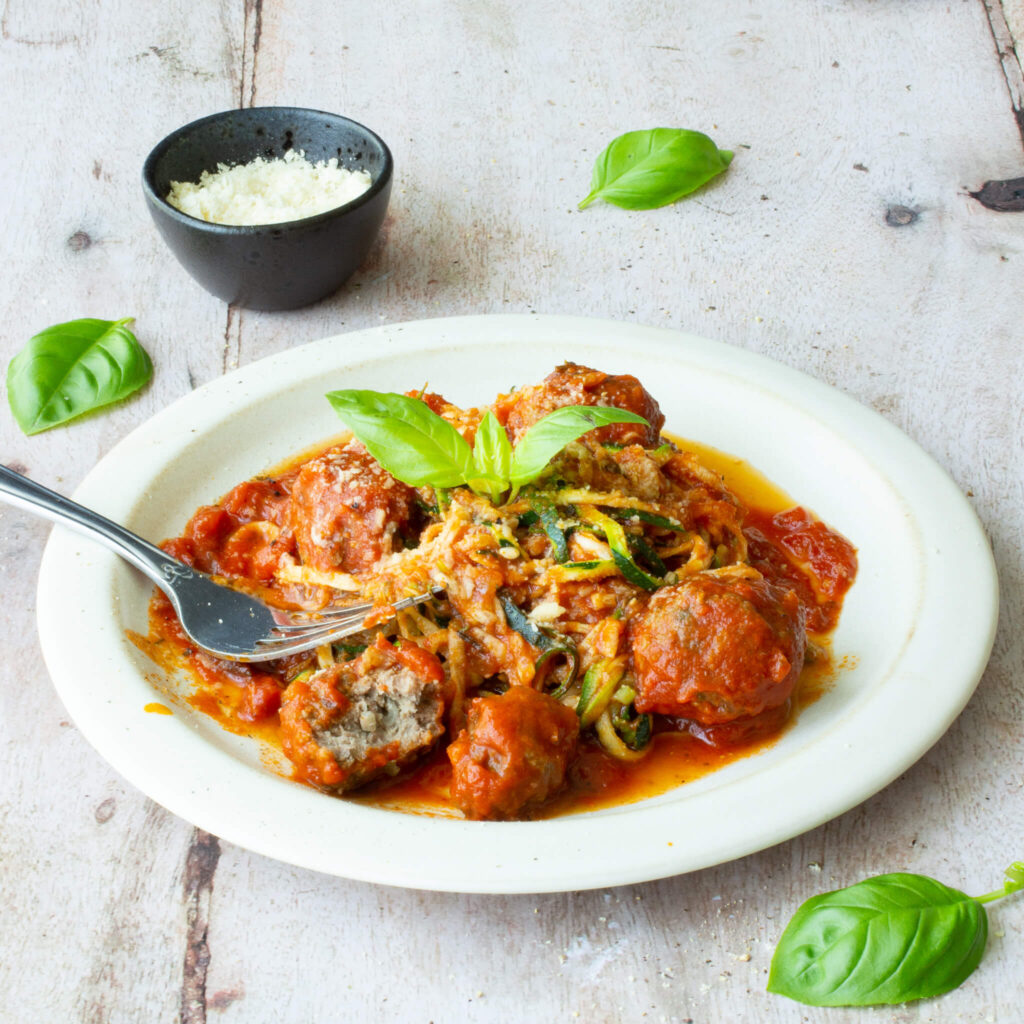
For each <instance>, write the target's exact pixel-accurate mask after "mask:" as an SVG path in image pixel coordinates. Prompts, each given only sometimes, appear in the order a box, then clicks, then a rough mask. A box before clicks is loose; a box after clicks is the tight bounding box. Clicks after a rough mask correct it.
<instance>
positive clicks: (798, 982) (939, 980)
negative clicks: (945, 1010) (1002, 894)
mask: <svg viewBox="0 0 1024 1024" xmlns="http://www.w3.org/2000/svg"><path fill="white" fill-rule="evenodd" d="M987 937H988V918H987V917H986V914H985V908H984V907H982V906H981V904H980V903H978V902H977V901H976V900H974V899H972V898H971V897H970V896H967V895H965V894H964V893H962V892H960V891H959V890H958V889H951V888H949V887H948V886H945V885H943V884H942V883H941V882H937V881H935V880H934V879H932V878H926V877H925V876H924V875H912V874H905V873H897V874H891V875H878V876H877V877H875V878H868V879H865V880H864V881H863V882H858V883H857V884H856V885H851V886H849V887H848V888H846V889H838V890H836V891H835V892H829V893H825V894H824V895H821V896H815V897H813V898H812V899H809V900H808V901H807V902H806V903H804V904H803V906H801V907H800V909H799V910H797V912H796V914H795V915H794V916H793V920H792V921H790V923H789V924H788V926H787V927H786V930H785V931H784V932H783V933H782V938H781V939H780V940H779V945H778V948H777V949H776V950H775V955H774V956H773V957H772V966H771V973H770V975H769V979H768V991H769V992H776V993H778V994H779V995H783V996H788V997H789V998H790V999H795V1000H797V1001H798V1002H801V1003H807V1004H808V1005H810V1006H870V1005H873V1004H876V1003H902V1002H906V1001H907V1000H910V999H924V998H927V997H929V996H937V995H941V994H942V993H943V992H948V991H950V989H954V988H956V987H957V986H958V985H960V984H961V983H962V982H963V981H964V980H965V979H966V978H967V977H968V976H969V975H970V974H971V972H972V971H973V970H974V969H975V967H977V966H978V963H979V962H980V960H981V957H982V954H983V953H984V952H985V941H986V939H987Z"/></svg>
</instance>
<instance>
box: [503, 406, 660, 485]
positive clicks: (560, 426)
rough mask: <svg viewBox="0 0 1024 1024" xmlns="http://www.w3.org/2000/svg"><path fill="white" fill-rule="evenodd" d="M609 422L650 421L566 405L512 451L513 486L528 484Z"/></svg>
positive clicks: (628, 414) (540, 422) (598, 408)
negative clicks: (578, 440)
mask: <svg viewBox="0 0 1024 1024" xmlns="http://www.w3.org/2000/svg"><path fill="white" fill-rule="evenodd" d="M609 423H647V420H645V419H644V418H643V416H637V414H636V413H635V412H626V410H625V409H610V408H608V407H606V406H603V405H566V406H563V407H562V408H561V409H556V410H555V411H554V412H552V413H548V415H547V416H545V417H544V418H543V419H540V420H538V421H537V422H536V423H534V425H533V426H532V427H530V428H529V430H527V431H526V433H525V434H523V436H522V437H521V438H520V439H519V442H518V443H517V444H516V446H515V448H514V449H513V452H512V464H511V466H510V467H509V479H510V480H511V482H512V484H513V486H515V487H522V485H523V484H527V483H529V482H530V481H531V480H533V479H534V478H535V477H537V476H539V475H540V474H541V473H542V472H543V471H544V467H545V466H547V464H548V463H549V462H550V461H551V460H552V459H553V458H554V457H555V456H556V455H557V454H558V453H559V452H560V451H561V450H562V449H563V448H564V447H565V446H566V445H567V444H569V443H570V442H571V441H575V440H576V438H578V437H581V436H582V435H583V434H586V433H587V432H588V431H590V430H593V429H594V428H595V427H603V426H606V425H607V424H609ZM648 425H649V424H648Z"/></svg>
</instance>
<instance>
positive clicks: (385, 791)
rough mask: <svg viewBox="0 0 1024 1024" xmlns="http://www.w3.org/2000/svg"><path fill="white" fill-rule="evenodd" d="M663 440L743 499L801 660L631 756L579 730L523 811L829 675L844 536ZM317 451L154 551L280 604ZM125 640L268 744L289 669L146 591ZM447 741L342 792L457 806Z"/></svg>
mask: <svg viewBox="0 0 1024 1024" xmlns="http://www.w3.org/2000/svg"><path fill="white" fill-rule="evenodd" d="M666 436H668V435H666ZM673 440H674V441H675V442H676V443H677V445H678V446H679V447H680V448H681V449H682V450H684V451H689V452H693V453H694V454H696V455H697V456H698V458H699V459H700V461H701V462H702V463H703V464H704V465H705V466H707V467H708V468H710V469H712V470H713V471H715V472H716V473H718V474H719V475H720V476H721V478H722V481H723V484H724V486H725V487H726V488H728V490H730V491H731V492H732V493H733V494H735V495H736V496H737V497H738V498H739V499H740V500H741V501H742V502H743V503H744V505H745V506H746V509H747V514H746V516H745V519H744V530H743V532H744V535H745V537H746V539H747V543H748V546H749V555H750V560H751V564H753V565H754V567H755V568H757V569H758V570H759V571H760V572H761V573H762V574H763V575H764V576H765V577H766V578H767V579H768V580H770V581H772V582H775V583H779V584H781V585H783V586H785V587H788V588H791V589H793V590H795V591H796V592H797V595H798V597H799V599H800V601H801V603H802V604H803V605H804V607H805V609H806V623H807V629H808V632H809V634H811V637H812V640H811V642H810V643H809V646H808V652H809V655H810V657H809V658H808V660H807V663H806V664H805V667H804V669H803V672H802V674H801V676H800V679H799V682H798V684H797V686H796V689H795V690H794V693H793V695H792V697H791V699H790V701H789V702H788V703H787V704H786V705H784V706H783V707H782V708H777V709H773V710H772V711H771V712H767V713H765V714H764V715H762V716H758V717H756V718H753V719H748V720H746V721H744V722H743V723H742V724H741V725H740V724H737V723H731V724H730V723H727V724H726V725H723V726H712V727H705V728H699V727H696V726H695V725H694V724H693V723H692V722H682V721H676V720H661V721H660V723H659V725H658V728H657V730H656V735H655V736H654V737H653V739H652V741H651V744H650V747H649V751H648V753H647V755H646V756H645V757H644V758H643V759H642V760H640V761H620V760H616V759H615V758H613V757H611V756H610V755H609V754H608V753H606V752H605V751H604V749H603V748H602V747H601V746H600V745H599V744H598V743H597V742H596V740H594V739H592V738H589V737H588V738H584V739H582V740H581V742H580V747H579V750H578V752H577V755H576V756H575V758H574V759H573V761H572V763H571V765H570V767H569V770H568V775H567V782H566V785H565V787H564V789H563V790H562V791H561V792H559V793H558V795H557V796H555V797H554V798H553V799H551V800H549V801H548V802H547V803H546V804H545V805H544V806H543V808H542V809H541V810H540V811H537V812H535V813H534V814H533V816H534V817H551V816H555V815H562V814H569V813H582V812H585V811H591V810H597V809H599V808H603V807H609V806H614V805H619V804H625V803H631V802H634V801H637V800H642V799H645V798H647V797H651V796H655V795H658V794H661V793H664V792H666V791H668V790H670V789H673V788H675V787H676V786H679V785H682V784H684V783H686V782H692V781H694V780H696V779H699V778H701V777H703V776H705V775H707V774H709V773H711V772H713V771H716V770H718V769H719V768H721V767H723V766H724V765H726V764H729V763H732V762H734V761H736V760H738V759H740V758H745V757H749V756H751V755H754V754H756V753H758V752H760V751H763V750H766V749H767V748H769V747H770V746H772V745H773V744H774V743H775V742H776V741H777V740H778V738H779V737H780V736H781V735H782V734H783V733H784V731H785V730H786V729H787V728H788V727H789V725H790V724H791V723H792V722H793V721H794V720H795V718H796V717H797V715H798V714H799V711H800V709H801V708H802V707H805V706H806V705H807V704H809V703H811V702H813V701H814V700H816V699H817V698H818V697H819V696H820V695H821V694H822V693H823V692H825V691H826V690H827V689H828V687H829V686H830V685H831V682H832V680H833V679H834V677H835V673H836V671H838V669H837V668H836V667H835V666H834V665H833V662H832V659H831V656H830V648H829V641H828V634H829V632H830V631H831V630H832V629H834V627H835V625H836V623H837V621H838V616H839V612H840V609H841V607H842V601H843V597H844V595H845V593H846V592H847V590H848V589H849V587H850V585H851V584H852V582H853V579H854V576H855V574H856V570H857V559H856V551H855V549H854V548H853V546H852V545H851V544H850V543H849V542H848V541H847V540H846V539H845V538H843V537H842V536H840V535H839V534H837V533H836V532H835V531H833V530H831V529H830V528H829V527H828V526H826V525H825V524H824V523H822V522H820V521H819V520H817V519H816V518H815V517H814V516H813V515H812V514H811V513H809V512H808V511H807V510H805V509H803V508H800V507H798V506H795V505H794V503H793V502H792V500H791V499H790V498H789V497H788V496H787V495H786V494H785V493H784V492H783V491H781V490H780V489H779V488H777V487H776V486H775V485H774V484H772V483H771V482H770V481H768V480H767V479H766V478H765V477H764V476H763V475H761V474H760V473H759V472H758V471H756V470H755V469H753V468H752V467H751V466H749V465H748V464H746V463H745V462H743V461H742V460H740V459H737V458H735V457H733V456H730V455H727V454H725V453H722V452H719V451H717V450H715V449H712V448H709V447H707V446H705V445H701V444H699V443H695V442H690V441H686V440H680V439H676V438H673ZM320 450H324V447H323V446H318V448H317V449H311V450H309V451H307V452H305V453H303V455H302V456H301V459H297V460H293V461H292V462H291V464H290V465H285V466H282V467H279V468H278V469H277V470H275V471H272V472H271V474H270V475H268V476H266V477H262V478H259V479H256V480H250V481H246V482H245V483H242V484H240V485H238V486H237V487H235V488H233V489H232V490H231V491H230V492H229V493H228V494H227V495H226V496H225V498H224V499H223V500H222V501H221V502H220V503H219V504H218V505H216V506H206V507H203V508H201V509H199V510H198V511H197V512H196V514H195V515H194V516H193V517H192V519H191V520H190V521H189V523H188V525H187V527H186V529H185V531H184V532H183V534H182V535H181V536H180V537H177V538H174V539H172V540H169V541H167V542H166V543H165V544H164V548H165V550H167V551H168V552H169V553H170V554H172V555H174V556H175V557H177V558H180V559H181V560H182V561H184V562H186V563H188V564H190V565H193V566H195V567H197V568H199V569H201V570H203V571H205V572H209V573H213V574H217V575H222V576H226V577H228V578H229V579H235V580H243V581H246V582H247V585H248V584H251V585H252V586H251V587H250V589H253V590H254V592H258V591H257V587H258V586H259V585H266V586H273V587H274V590H273V594H274V598H275V601H276V602H277V603H281V604H284V605H287V604H288V598H289V592H288V587H286V586H281V585H272V584H271V580H272V579H273V577H274V573H275V571H276V570H277V567H278V565H279V563H280V559H281V557H282V556H283V555H284V554H290V555H294V554H295V540H294V537H293V535H292V531H291V529H290V526H289V523H288V505H289V495H290V493H291V487H292V484H293V482H294V480H295V478H296V475H297V473H298V465H299V463H300V462H302V461H305V460H308V459H309V458H310V457H311V456H312V455H313V454H315V453H316V452H317V451H320ZM256 523H259V524H261V525H259V526H258V527H257V526H256ZM267 524H270V525H271V526H272V527H273V529H268V527H267ZM309 593H310V588H308V587H307V588H304V589H303V593H302V595H301V596H303V597H305V598H308V596H309ZM324 600H326V592H325V594H324ZM132 639H133V641H134V642H135V643H136V644H137V646H139V647H140V649H142V650H143V651H144V652H145V653H146V654H147V655H149V656H150V657H151V658H152V659H153V660H154V661H156V662H157V663H158V664H160V665H161V666H162V667H164V668H165V669H166V670H168V671H169V672H182V671H185V672H187V673H189V674H190V675H191V676H192V678H193V679H194V681H195V688H194V691H193V692H192V694H191V695H190V696H189V697H188V698H187V701H188V703H189V704H190V705H191V706H192V707H193V708H195V709H196V710H197V711H200V712H202V713H203V714H206V715H208V716H210V717H211V718H213V719H214V720H215V721H217V722H218V723H219V724H220V725H221V726H222V727H223V728H225V729H226V730H229V731H231V732H234V733H237V734H240V735H245V736H249V737H252V738H254V739H257V740H259V741H260V742H262V743H264V744H268V745H269V746H271V747H273V748H274V749H275V750H277V751H280V750H281V735H280V726H279V724H278V710H279V707H280V704H281V696H282V692H283V690H282V682H281V679H282V678H288V677H289V675H290V674H294V673H289V668H288V664H287V663H286V662H277V663H273V665H272V666H271V668H270V670H269V671H264V670H263V669H261V667H260V666H259V665H243V664H237V663H229V662H224V661H220V660H218V659H216V658H213V657H210V656H208V655H205V654H203V653H202V652H199V651H196V650H195V649H193V648H192V647H191V646H190V644H189V642H188V639H187V637H185V635H184V634H183V632H182V631H181V627H180V625H179V624H178V621H177V618H176V617H175V615H174V612H173V610H172V609H171V606H170V604H169V602H168V601H167V600H166V598H164V597H163V595H162V594H160V593H159V592H157V593H156V594H155V596H154V598H153V601H152V603H151V607H150V635H149V636H148V637H140V636H137V635H133V636H132ZM840 668H841V666H840ZM154 710H156V709H155V708H154ZM453 738H454V737H448V738H447V739H446V740H442V742H441V743H439V744H437V745H436V747H435V748H434V750H433V751H432V752H431V753H429V754H428V755H427V756H426V757H424V758H422V759H421V760H420V761H419V762H418V763H417V764H416V765H415V766H414V767H412V768H409V769H405V770H403V771H402V772H400V773H399V774H398V775H397V776H396V777H394V778H388V779H387V780H385V781H381V782H373V783H371V784H370V785H368V786H366V787H365V788H363V789H361V790H358V791H356V792H353V793H348V794H346V797H345V798H346V799H349V800H353V801H356V802H359V803H363V804H370V805H373V806H378V807H385V808H390V809H398V810H402V811H405V812H410V813H425V814H435V815H457V814H458V812H457V811H455V810H454V809H453V805H452V801H451V799H450V792H449V788H450V783H451V778H452V768H451V763H450V761H449V759H448V757H447V756H446V745H447V744H448V743H450V742H451V740H452V739H453Z"/></svg>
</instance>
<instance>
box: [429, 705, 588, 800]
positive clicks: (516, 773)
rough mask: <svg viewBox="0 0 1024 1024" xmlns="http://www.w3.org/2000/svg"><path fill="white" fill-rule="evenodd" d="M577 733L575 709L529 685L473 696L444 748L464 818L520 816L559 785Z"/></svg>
mask: <svg viewBox="0 0 1024 1024" xmlns="http://www.w3.org/2000/svg"><path fill="white" fill-rule="evenodd" d="M578 735H579V720H578V719H577V718H576V712H575V711H573V710H572V708H568V707H566V706H565V705H564V704H560V703H559V702H558V701H557V700H555V699H554V698H552V697H549V696H548V695H547V694H545V693H541V692H540V691H539V690H534V689H532V688H531V687H529V686H513V687H511V688H510V689H509V690H508V691H507V692H506V693H504V694H502V695H501V696H500V697H477V698H475V699H474V700H472V701H470V702H469V712H468V714H467V720H466V728H465V729H463V730H462V732H460V733H459V736H458V739H456V740H455V742H454V743H453V744H452V745H451V746H450V747H449V748H448V758H449V760H450V761H451V763H452V783H451V794H452V799H453V800H454V801H455V802H456V803H457V804H458V806H459V807H460V808H461V809H462V812H463V813H464V814H465V815H466V817H467V818H476V819H491V820H508V819H510V818H518V817H520V816H521V815H522V814H523V812H524V811H526V810H528V809H529V808H530V807H533V806H536V805H539V804H541V803H543V802H544V801H545V800H547V799H548V797H550V796H552V795H553V794H554V793H556V792H557V791H558V790H559V789H560V788H561V786H562V784H563V783H564V782H565V771H566V767H567V766H568V764H569V759H570V758H571V757H572V755H573V753H574V751H575V749H576V739H577V737H578Z"/></svg>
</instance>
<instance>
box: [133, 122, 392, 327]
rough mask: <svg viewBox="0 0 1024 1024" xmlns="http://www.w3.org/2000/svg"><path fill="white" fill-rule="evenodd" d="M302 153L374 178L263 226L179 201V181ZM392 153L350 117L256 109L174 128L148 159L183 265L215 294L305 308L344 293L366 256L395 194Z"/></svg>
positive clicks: (166, 233)
mask: <svg viewBox="0 0 1024 1024" xmlns="http://www.w3.org/2000/svg"><path fill="white" fill-rule="evenodd" d="M289 149H297V150H301V151H302V152H304V153H305V155H306V159H307V160H312V161H313V162H319V161H321V160H329V159H330V158H331V157H336V158H337V159H338V162H339V164H341V165H342V166H343V167H347V168H349V169H350V170H360V169H362V170H365V171H368V172H369V174H370V178H371V180H372V184H371V185H370V188H369V189H368V190H367V191H366V192H364V193H363V194H362V195H361V196H359V197H358V198H356V199H353V200H352V202H350V203H346V204H345V205H344V206H339V207H337V208H335V209H333V210H328V211H327V212H326V213H319V214H317V215H316V216H314V217H304V218H302V219H301V220H292V221H286V222H284V223H281V224H265V225H257V226H253V227H249V226H233V225H229V224H211V223H209V222H207V221H204V220H199V219H197V218H195V217H190V216H188V214H185V213H182V212H181V211H180V210H176V209H175V208H174V207H173V206H171V205H170V204H169V203H168V202H167V200H166V198H165V197H166V196H167V194H168V192H169V191H170V188H171V182H172V181H198V180H199V176H200V174H201V173H202V172H203V171H211V172H213V171H216V170H217V165H218V164H228V165H233V164H244V163H248V162H249V161H250V160H253V159H255V158H256V157H257V156H262V157H264V158H267V159H271V158H274V157H281V156H284V154H285V153H286V152H287V151H288V150H289ZM391 175H392V160H391V151H390V150H389V149H388V147H387V146H386V145H385V144H384V141H383V139H381V138H380V137H379V136H377V135H375V134H374V133H373V132H372V131H370V129H369V128H365V127H364V126H363V125H361V124H358V123H357V122H355V121H350V120H349V119H348V118H347V117H340V116H339V115H337V114H328V113H325V112H323V111H320V110H306V109H303V108H302V107H250V108H248V109H244V110H226V111H224V112H223V113H220V114H211V115H210V116H209V117H203V118H200V120H198V121H193V122H192V123H191V124H187V125H185V126H184V127H183V128H179V129H178V130H177V131H175V132H172V133H171V134H170V135H168V136H167V138H166V139H164V140H163V141H162V142H160V143H159V144H158V145H157V146H156V147H155V148H154V150H153V152H152V153H150V154H149V156H148V157H147V158H146V163H145V165H144V166H143V169H142V188H143V191H144V192H145V194H146V200H147V203H148V205H149V212H150V213H151V214H152V215H153V220H154V221H155V222H156V226H157V228H158V229H159V231H160V234H161V235H163V238H164V241H165V242H166V243H167V244H168V245H169V246H170V247H171V251H172V252H173V253H174V255H175V256H177V258H178V260H179V261H180V262H181V265H182V266H183V267H184V268H185V269H186V270H187V271H188V272H189V273H190V274H191V275H192V276H193V277H194V278H195V279H196V280H197V281H198V282H199V283H200V284H201V285H202V286H203V287H204V288H205V289H206V290H207V291H209V292H212V293H213V294H214V295H216V296H218V297H219V298H222V299H224V300H225V301H227V302H230V303H234V304H236V305H239V306H246V307H248V308H250V309H295V308H296V307H297V306H306V305H308V304H309V303H311V302H316V301H317V299H322V298H323V297H324V296H326V295H330V294H331V292H333V291H335V289H337V288H338V287H339V286H340V285H341V284H342V283H343V282H344V281H345V280H346V279H347V278H349V277H350V276H351V275H352V273H353V272H354V271H355V270H356V269H357V268H358V267H359V265H360V264H361V263H362V262H363V260H364V259H365V258H366V254H367V253H368V252H369V251H370V246H371V245H373V241H374V239H375V238H376V237H377V232H378V231H379V230H380V226H381V224H382V222H383V221H384V215H385V213H386V212H387V208H388V199H389V198H390V196H391Z"/></svg>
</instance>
